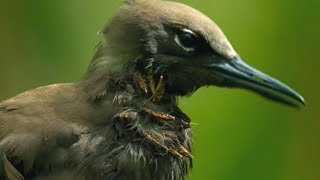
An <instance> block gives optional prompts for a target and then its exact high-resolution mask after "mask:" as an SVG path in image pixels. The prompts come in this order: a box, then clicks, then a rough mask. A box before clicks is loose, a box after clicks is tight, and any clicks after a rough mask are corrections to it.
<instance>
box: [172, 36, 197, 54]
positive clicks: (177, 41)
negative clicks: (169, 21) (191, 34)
mask: <svg viewBox="0 0 320 180" xmlns="http://www.w3.org/2000/svg"><path fill="white" fill-rule="evenodd" d="M174 41H175V42H176V43H177V44H178V45H179V46H180V47H182V49H183V50H185V51H187V52H192V51H194V50H195V48H189V47H185V46H184V45H183V44H182V43H181V41H180V39H179V36H178V35H177V34H176V35H175V36H174Z"/></svg>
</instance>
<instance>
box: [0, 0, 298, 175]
mask: <svg viewBox="0 0 320 180" xmlns="http://www.w3.org/2000/svg"><path fill="white" fill-rule="evenodd" d="M101 35H102V36H103V41H102V42H101V43H100V44H99V46H98V48H97V52H96V54H95V55H94V57H93V60H92V62H91V64H90V66H89V68H88V71H87V72H86V74H85V75H84V76H83V78H82V79H81V80H80V81H79V82H76V83H70V84H55V85H50V86H46V87H40V88H37V89H34V90H31V91H28V92H25V93H23V94H20V95H18V96H16V97H13V98H11V99H9V100H7V101H4V102H2V103H1V104H0V178H1V179H6V180H21V179H70V180H72V179H77V180H78V179H80V180H81V179H83V180H87V179H117V180H118V179H120V180H121V179H133V180H138V179H156V180H158V179H159V180H161V179H174V180H178V179H185V178H186V177H187V175H188V172H189V170H190V168H191V167H192V148H191V147H192V143H191V138H192V135H191V129H190V119H189V118H188V116H187V115H186V114H184V113H183V112H182V111H181V110H180V109H179V107H178V103H177V97H179V96H187V95H190V94H192V93H193V92H194V91H196V90H197V89H198V88H200V87H202V86H208V85H215V86H221V87H238V88H245V89H249V90H252V91H254V92H257V93H259V94H261V95H262V96H265V97H267V98H269V99H271V100H275V101H278V102H281V103H284V104H286V105H290V106H293V107H299V105H300V104H304V100H303V98H302V97H301V96H300V95H299V94H298V93H296V92H295V91H294V90H292V89H291V88H289V87H288V86H286V85H284V84H283V83H281V82H279V81H277V80H275V79H273V78H271V77H269V76H267V75H265V74H263V73H261V72H259V71H257V70H255V69H254V68H252V67H250V66H248V65H246V64H245V63H244V62H243V61H242V60H241V59H240V56H239V55H238V54H237V53H236V52H235V50H234V49H233V48H232V46H231V45H230V43H229V41H228V40H227V38H226V37H225V35H224V34H223V32H222V31H221V29H220V28H219V27H218V26H217V25H216V24H215V23H214V22H213V21H212V20H210V19H209V18H208V17H206V16H205V15H203V14H202V13H200V12H199V11H197V10H195V9H193V8H191V7H189V6H186V5H183V4H180V3H176V2H168V1H161V0H130V1H126V2H125V3H124V5H123V6H122V7H121V8H120V10H119V11H118V13H116V15H115V16H114V17H113V19H112V20H111V21H110V22H109V23H108V25H107V26H106V28H105V29H104V30H103V31H101Z"/></svg>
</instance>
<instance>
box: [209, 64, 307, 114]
mask: <svg viewBox="0 0 320 180" xmlns="http://www.w3.org/2000/svg"><path fill="white" fill-rule="evenodd" d="M209 69H210V71H211V72H213V73H214V75H215V76H218V77H219V78H221V79H222V80H221V82H220V83H221V84H218V85H221V86H225V87H239V88H244V89H249V90H252V91H254V92H256V93H258V94H260V95H262V96H264V97H266V98H268V99H271V100H274V101H277V102H280V103H283V104H286V105H289V106H292V107H295V108H299V107H300V105H305V101H304V99H303V97H302V96H301V95H300V94H298V93H297V92H296V91H294V90H293V89H291V88H290V87H288V86H287V85H285V84H284V83H282V82H280V81H278V80H276V79H274V78H272V77H270V76H268V75H266V74H264V73H262V72H260V71H258V70H256V69H254V68H253V67H251V66H249V65H247V64H246V63H244V62H243V61H242V60H241V59H240V58H236V59H233V60H220V61H218V62H217V61H216V62H214V63H211V64H210V65H209Z"/></svg>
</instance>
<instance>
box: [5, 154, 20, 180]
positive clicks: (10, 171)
mask: <svg viewBox="0 0 320 180" xmlns="http://www.w3.org/2000/svg"><path fill="white" fill-rule="evenodd" d="M0 172H1V173H0V179H1V180H2V179H3V180H23V179H24V178H23V176H22V174H21V173H20V172H19V171H18V170H17V169H16V168H15V167H14V166H13V165H12V164H11V163H10V162H9V161H8V159H7V157H6V154H5V152H3V150H2V149H0Z"/></svg>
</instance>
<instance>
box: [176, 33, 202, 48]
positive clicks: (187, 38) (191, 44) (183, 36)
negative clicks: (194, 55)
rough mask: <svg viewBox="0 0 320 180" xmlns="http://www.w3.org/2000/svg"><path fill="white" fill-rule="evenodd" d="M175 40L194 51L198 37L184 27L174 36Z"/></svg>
mask: <svg viewBox="0 0 320 180" xmlns="http://www.w3.org/2000/svg"><path fill="white" fill-rule="evenodd" d="M174 41H175V42H176V43H177V44H178V45H179V46H181V47H182V48H183V49H184V50H185V51H188V52H192V51H194V50H195V48H196V45H197V38H196V37H195V35H194V33H193V32H192V31H191V30H189V29H183V30H181V31H180V32H179V33H177V34H176V35H175V37H174Z"/></svg>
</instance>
